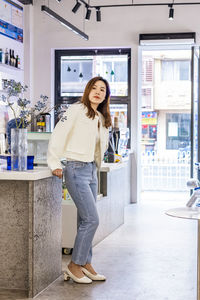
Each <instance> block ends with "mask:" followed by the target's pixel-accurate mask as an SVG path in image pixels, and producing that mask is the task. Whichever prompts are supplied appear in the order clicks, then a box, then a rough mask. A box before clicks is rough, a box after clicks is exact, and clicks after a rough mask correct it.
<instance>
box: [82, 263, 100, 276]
mask: <svg viewBox="0 0 200 300" xmlns="http://www.w3.org/2000/svg"><path fill="white" fill-rule="evenodd" d="M82 267H83V268H84V269H86V270H88V271H89V272H90V273H91V274H93V275H97V273H96V272H95V270H94V269H93V267H92V265H91V264H86V265H84V266H82Z"/></svg>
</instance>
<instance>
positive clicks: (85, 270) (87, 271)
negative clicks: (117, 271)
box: [82, 264, 106, 281]
mask: <svg viewBox="0 0 200 300" xmlns="http://www.w3.org/2000/svg"><path fill="white" fill-rule="evenodd" d="M82 271H83V273H84V274H85V275H86V276H87V277H89V278H90V279H92V280H98V281H105V280H106V277H105V276H104V275H101V274H98V273H96V272H95V270H94V269H93V267H92V265H91V264H86V265H84V266H82Z"/></svg>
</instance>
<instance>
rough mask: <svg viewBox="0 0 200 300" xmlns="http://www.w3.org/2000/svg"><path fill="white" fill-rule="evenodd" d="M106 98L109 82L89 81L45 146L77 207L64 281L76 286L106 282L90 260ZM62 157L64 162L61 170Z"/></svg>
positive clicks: (105, 131) (107, 115)
mask: <svg viewBox="0 0 200 300" xmlns="http://www.w3.org/2000/svg"><path fill="white" fill-rule="evenodd" d="M109 99H110V88H109V84H108V82H107V81H106V80H105V79H103V78H102V77H95V78H92V79H91V80H90V81H89V82H88V83H87V85H86V88H85V91H84V94H83V97H82V99H81V102H79V103H75V104H73V105H71V106H70V107H69V108H68V109H67V111H66V113H65V116H64V118H63V119H64V121H62V120H61V121H59V122H58V124H57V125H56V127H55V129H54V131H53V133H52V136H51V139H50V142H49V147H48V156H47V162H48V165H49V167H50V168H51V169H52V173H53V175H55V176H58V177H59V178H62V173H63V172H64V178H65V181H66V187H67V189H68V191H69V193H70V195H71V197H72V199H73V201H74V203H75V205H76V207H77V215H78V229H77V236H76V239H75V244H74V247H73V253H72V260H71V262H70V264H69V265H68V267H67V274H65V279H66V280H67V279H68V278H69V277H71V278H72V279H73V280H74V281H75V282H78V283H91V282H92V280H105V279H106V278H105V276H103V275H100V274H97V273H96V272H95V270H94V269H93V267H92V265H91V260H92V240H93V237H94V234H95V232H96V229H97V227H98V224H99V218H98V213H97V209H96V198H97V186H98V185H97V172H96V166H97V167H98V168H99V167H100V165H101V161H102V159H103V156H104V152H105V151H106V149H107V147H108V137H109V129H108V128H109V126H111V116H110V111H109ZM61 158H66V161H67V162H66V166H65V169H64V171H62V165H61V162H60V159H61ZM69 230H70V228H69Z"/></svg>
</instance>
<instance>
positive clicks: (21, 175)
mask: <svg viewBox="0 0 200 300" xmlns="http://www.w3.org/2000/svg"><path fill="white" fill-rule="evenodd" d="M127 161H128V159H127V160H125V161H123V162H119V163H102V166H101V169H100V171H101V172H111V171H114V170H117V169H120V168H123V167H125V166H126V163H127ZM51 176H52V173H51V170H50V169H49V168H48V167H35V168H34V169H33V170H27V171H8V170H4V169H2V170H0V180H39V179H43V178H48V177H51Z"/></svg>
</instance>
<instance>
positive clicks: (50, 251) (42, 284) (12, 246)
mask: <svg viewBox="0 0 200 300" xmlns="http://www.w3.org/2000/svg"><path fill="white" fill-rule="evenodd" d="M61 202H62V185H61V180H60V179H58V178H57V177H55V176H52V175H51V171H50V170H49V169H48V168H35V169H34V170H30V171H26V172H14V171H6V170H5V171H0V211H1V216H0V236H1V247H0V265H1V268H0V287H1V288H4V289H21V290H25V291H26V292H27V296H28V297H34V296H36V295H37V294H38V293H39V292H41V291H42V290H43V289H45V288H46V287H47V286H48V285H49V284H51V283H52V282H53V281H54V280H56V279H57V278H58V277H59V276H60V275H61V263H62V256H61V230H62V225H61V213H62V211H61ZM52 258H53V259H52Z"/></svg>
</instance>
